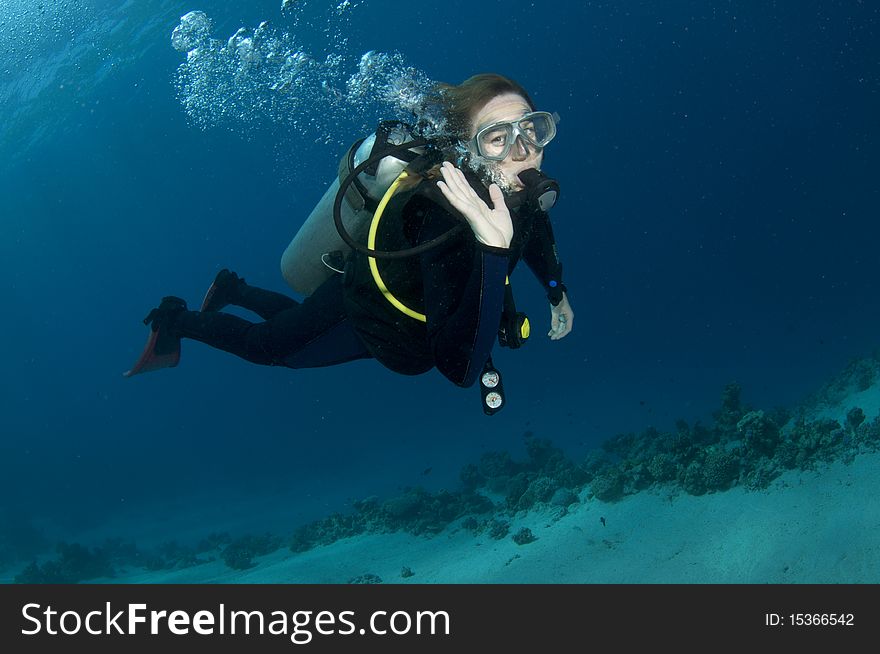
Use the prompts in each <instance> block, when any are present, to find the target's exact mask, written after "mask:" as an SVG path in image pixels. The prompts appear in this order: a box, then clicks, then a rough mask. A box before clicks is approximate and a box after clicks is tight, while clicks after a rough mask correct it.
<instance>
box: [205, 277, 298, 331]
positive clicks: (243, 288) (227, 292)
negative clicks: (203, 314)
mask: <svg viewBox="0 0 880 654" xmlns="http://www.w3.org/2000/svg"><path fill="white" fill-rule="evenodd" d="M230 304H232V305H234V306H237V307H242V308H243V309H247V310H248V311H253V312H254V313H256V314H257V315H258V316H260V318H262V319H263V320H269V319H270V318H273V317H275V316H276V315H277V314H279V313H280V312H282V311H286V310H287V309H291V308H293V307H295V306H299V302H297V301H296V300H294V299H293V298H290V297H287V296H286V295H284V294H282V293H276V292H275V291H268V290H266V289H264V288H258V287H256V286H249V285H248V284H247V282H245V280H244V278H242V277H239V276H238V275H236V274H235V273H234V272H231V271H229V270H227V269H226V268H224V269H223V270H221V271H220V272H219V273H217V276H216V277H215V278H214V283H213V284H211V287H210V288H209V289H208V292H207V293H205V299H204V300H202V308H201V311H221V310H222V309H223V308H224V307H226V306H228V305H230Z"/></svg>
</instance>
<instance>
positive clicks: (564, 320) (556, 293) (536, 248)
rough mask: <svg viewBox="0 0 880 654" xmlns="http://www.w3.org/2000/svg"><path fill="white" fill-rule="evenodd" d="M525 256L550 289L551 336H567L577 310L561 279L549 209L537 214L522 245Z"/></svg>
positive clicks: (532, 268)
mask: <svg viewBox="0 0 880 654" xmlns="http://www.w3.org/2000/svg"><path fill="white" fill-rule="evenodd" d="M523 260H524V261H525V262H526V265H528V267H529V268H530V269H531V270H532V272H533V273H534V275H535V277H536V278H537V279H538V281H539V282H541V285H542V286H543V287H544V289H545V290H546V291H547V299H548V300H549V301H550V331H549V332H548V333H547V336H549V337H550V340H553V341H558V340H559V339H560V338H564V337H565V336H568V334H569V333H570V332H571V329H572V326H573V325H574V311H572V308H571V304H569V301H568V289H567V288H566V287H565V284H563V283H562V262H560V261H559V253H558V252H557V250H556V240H555V239H554V238H553V228H552V226H551V225H550V217H549V216H548V215H547V214H546V213H542V214H539V215H537V216H536V217H535V226H534V229H533V231H532V235H531V238H530V239H529V242H528V243H526V245H525V248H524V249H523Z"/></svg>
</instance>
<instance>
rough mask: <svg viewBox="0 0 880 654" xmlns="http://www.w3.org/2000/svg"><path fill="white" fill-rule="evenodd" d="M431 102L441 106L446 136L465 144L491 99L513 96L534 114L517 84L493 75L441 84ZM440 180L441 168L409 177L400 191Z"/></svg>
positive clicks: (435, 89)
mask: <svg viewBox="0 0 880 654" xmlns="http://www.w3.org/2000/svg"><path fill="white" fill-rule="evenodd" d="M434 91H435V96H434V101H435V102H436V103H437V104H438V105H439V106H440V108H441V111H442V113H443V115H444V117H445V118H446V121H447V126H446V129H447V130H448V132H449V136H452V137H455V138H458V139H461V140H462V141H467V140H468V139H469V138H470V131H471V127H472V125H471V121H472V120H473V118H474V116H476V115H477V112H479V111H480V109H482V108H483V107H485V106H486V104H487V103H488V102H489V100H491V99H492V98H494V97H496V96H499V95H504V94H505V93H515V94H517V95H519V96H522V98H523V99H524V100H525V101H526V103H527V104H528V105H529V108H530V109H531V110H532V111H534V110H535V103H534V102H532V98H531V97H529V94H528V93H527V92H526V90H525V89H524V88H523V87H522V86H520V85H519V84H518V83H517V82H515V81H513V80H512V79H510V78H508V77H504V76H503V75H498V74H496V73H480V74H479V75H474V76H473V77H469V78H468V79H466V80H465V81H463V82H462V83H461V84H459V85H457V86H456V85H455V84H445V83H443V82H440V83H438V84H437V85H436V87H435V88H434ZM439 177H440V165H439V164H437V165H436V166H433V167H432V168H430V169H428V170H426V171H424V172H422V173H420V174H418V175H411V176H410V177H408V178H407V179H405V180H403V182H402V183H401V185H400V187H399V188H400V190H406V189H409V188H412V187H413V186H416V185H418V184H419V183H420V182H421V181H422V180H424V179H437V178H439Z"/></svg>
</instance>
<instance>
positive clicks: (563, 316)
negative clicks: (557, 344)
mask: <svg viewBox="0 0 880 654" xmlns="http://www.w3.org/2000/svg"><path fill="white" fill-rule="evenodd" d="M573 324H574V311H572V310H571V305H570V304H569V303H568V296H567V295H566V294H565V292H564V291H563V293H562V300H560V301H559V304H557V305H556V306H555V307H554V306H553V305H552V304H551V305H550V331H549V332H547V336H549V337H550V340H551V341H558V340H559V339H560V338H563V337H565V336H568V334H569V332H571V327H572V325H573Z"/></svg>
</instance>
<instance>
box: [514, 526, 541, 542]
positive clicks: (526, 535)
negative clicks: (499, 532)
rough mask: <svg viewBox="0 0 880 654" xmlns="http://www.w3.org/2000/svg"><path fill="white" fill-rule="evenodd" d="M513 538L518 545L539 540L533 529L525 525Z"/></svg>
mask: <svg viewBox="0 0 880 654" xmlns="http://www.w3.org/2000/svg"><path fill="white" fill-rule="evenodd" d="M511 539H512V540H513V542H514V543H516V544H517V545H528V544H529V543H534V542H535V541H536V540H538V538H537V536H535V535H534V534H533V533H532V530H531V529H529V528H528V527H523V528H522V529H520V530H519V531H518V532H516V533H515V534H514V535H513V536H511Z"/></svg>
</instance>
